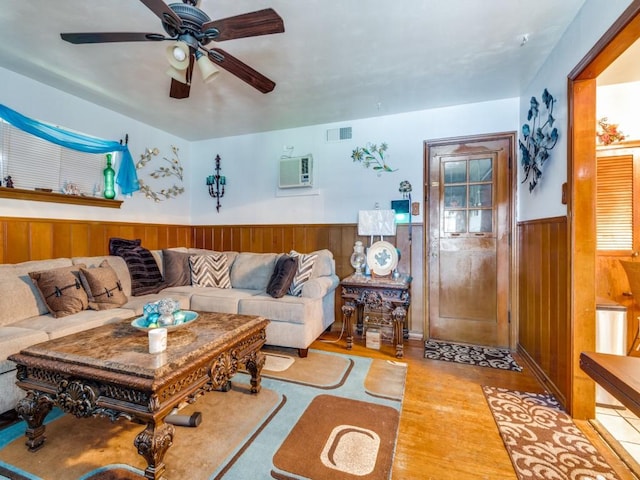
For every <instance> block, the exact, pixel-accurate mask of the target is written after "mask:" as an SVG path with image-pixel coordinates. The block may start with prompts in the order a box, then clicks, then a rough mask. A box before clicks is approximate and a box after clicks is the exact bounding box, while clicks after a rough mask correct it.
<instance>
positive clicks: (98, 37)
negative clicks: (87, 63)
mask: <svg viewBox="0 0 640 480" xmlns="http://www.w3.org/2000/svg"><path fill="white" fill-rule="evenodd" d="M60 37H61V38H62V39H63V40H66V41H67V42H70V43H75V44H81V43H107V42H147V41H150V40H152V41H158V40H166V38H165V37H164V35H160V34H159V33H138V32H92V33H61V34H60Z"/></svg>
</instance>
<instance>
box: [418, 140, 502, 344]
mask: <svg viewBox="0 0 640 480" xmlns="http://www.w3.org/2000/svg"><path fill="white" fill-rule="evenodd" d="M514 140H515V136H514V135H512V134H508V135H507V134H505V135H502V136H500V135H497V136H490V137H489V136H480V137H469V138H464V139H452V140H451V141H446V140H443V141H437V142H426V144H425V146H426V152H425V160H426V162H427V169H426V171H427V176H426V178H427V185H425V192H428V198H427V202H428V212H429V214H428V225H429V228H428V229H425V233H426V234H427V235H428V238H427V243H426V245H427V248H426V249H425V251H426V254H427V256H428V258H427V259H425V263H426V264H427V265H428V278H429V282H428V285H429V286H428V289H429V292H428V298H429V303H428V315H429V325H428V332H429V338H431V339H436V340H447V341H453V342H463V343H471V344H477V345H486V346H501V347H508V346H510V345H509V340H510V338H509V331H510V329H509V321H510V320H509V315H510V313H509V312H510V301H509V299H510V283H511V282H510V278H511V273H510V272H511V245H510V243H511V242H510V235H511V174H510V172H511V169H510V158H511V156H512V149H513V142H514Z"/></svg>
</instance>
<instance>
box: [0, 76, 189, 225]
mask: <svg viewBox="0 0 640 480" xmlns="http://www.w3.org/2000/svg"><path fill="white" fill-rule="evenodd" d="M0 103H2V104H4V105H6V106H7V107H9V108H12V109H13V110H16V111H18V112H20V113H22V114H23V115H26V116H28V117H31V118H35V119H38V120H41V121H43V122H48V123H52V124H54V125H60V126H62V127H64V128H68V129H70V130H76V131H79V132H82V133H85V134H88V135H94V136H96V137H100V138H104V139H108V140H120V139H123V138H124V136H125V134H127V133H128V134H129V150H130V151H131V155H132V156H133V159H134V161H138V160H139V159H140V154H142V153H143V152H144V151H145V149H146V148H147V147H151V148H153V147H158V148H159V149H160V151H161V153H162V154H164V155H167V156H169V155H170V147H171V145H175V146H177V147H178V148H179V149H180V158H181V160H182V161H183V163H184V164H185V165H186V168H188V165H189V150H190V144H189V142H187V141H186V140H183V139H181V138H178V137H176V136H174V135H170V134H168V133H166V132H163V131H161V130H158V129H156V128H152V127H149V126H148V125H145V124H143V123H141V122H138V121H136V120H133V119H131V118H128V117H125V116H123V115H120V114H118V113H115V112H113V111H111V110H107V109H105V108H102V107H100V106H98V105H95V104H93V103H90V102H87V101H85V100H81V99H80V98H78V97H74V96H73V95H69V94H67V93H65V92H62V91H60V90H56V89H54V88H51V87H49V86H47V85H44V84H42V83H39V82H36V81H34V80H31V79H30V78H27V77H24V76H22V75H18V74H16V73H14V72H11V71H9V70H6V69H3V68H0ZM154 163H156V164H158V165H159V160H155V161H154ZM141 173H142V175H141V178H143V179H144V180H148V179H149V177H148V174H147V170H146V169H145V171H141ZM188 182H189V175H188V173H187V176H186V185H185V188H186V192H187V193H185V194H183V195H182V196H180V197H179V198H177V199H172V200H170V201H164V202H159V203H155V202H153V201H152V200H149V199H147V198H145V197H144V196H143V195H141V194H140V193H135V194H134V195H133V196H132V197H130V198H127V199H125V202H124V203H123V204H122V207H121V208H120V209H112V208H98V207H85V206H80V205H65V204H60V203H45V202H31V201H24V200H7V199H0V215H1V216H14V217H33V218H62V219H80V220H104V221H109V220H111V221H123V222H157V223H172V224H189V215H188V213H186V214H185V212H188V208H189V193H188V192H189V191H190V190H191V188H190V185H189V184H188ZM149 183H150V184H153V185H155V186H156V187H157V189H159V188H162V186H164V184H163V183H162V181H156V182H153V180H152V179H150V180H149ZM168 185H169V186H170V185H172V184H168ZM154 190H156V188H154ZM117 198H118V199H120V200H122V197H121V196H118V197H117Z"/></svg>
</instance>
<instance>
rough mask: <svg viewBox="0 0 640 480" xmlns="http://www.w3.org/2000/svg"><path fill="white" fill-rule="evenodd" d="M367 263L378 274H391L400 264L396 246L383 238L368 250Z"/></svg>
mask: <svg viewBox="0 0 640 480" xmlns="http://www.w3.org/2000/svg"><path fill="white" fill-rule="evenodd" d="M367 265H369V270H371V271H372V272H373V273H375V274H376V275H389V274H390V273H391V272H392V271H393V269H394V268H396V267H397V266H398V251H397V250H396V247H394V246H393V245H391V244H390V243H389V242H385V241H383V240H381V241H379V242H375V243H374V244H373V245H371V246H370V247H369V251H368V252H367Z"/></svg>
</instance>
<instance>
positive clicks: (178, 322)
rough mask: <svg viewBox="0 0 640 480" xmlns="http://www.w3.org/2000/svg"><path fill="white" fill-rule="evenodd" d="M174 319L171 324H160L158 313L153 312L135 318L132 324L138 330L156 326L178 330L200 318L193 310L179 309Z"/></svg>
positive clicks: (151, 328)
mask: <svg viewBox="0 0 640 480" xmlns="http://www.w3.org/2000/svg"><path fill="white" fill-rule="evenodd" d="M172 316H173V318H174V321H173V323H171V324H167V325H165V324H163V325H160V324H159V323H158V321H157V320H158V318H159V317H158V316H157V314H151V315H148V316H146V317H145V316H142V317H138V318H135V319H134V320H133V321H132V322H131V326H132V327H134V328H137V329H138V330H143V331H145V332H146V331H149V330H153V329H154V328H166V329H167V330H168V331H172V330H177V329H179V328H182V327H186V326H187V325H189V324H190V323H191V322H194V321H195V320H196V319H197V318H198V314H197V313H196V312H193V311H191V310H178V311H176V312H174V313H173V314H172Z"/></svg>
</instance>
